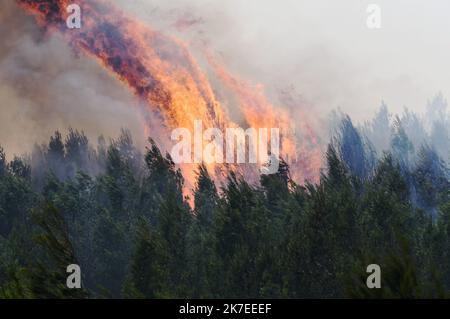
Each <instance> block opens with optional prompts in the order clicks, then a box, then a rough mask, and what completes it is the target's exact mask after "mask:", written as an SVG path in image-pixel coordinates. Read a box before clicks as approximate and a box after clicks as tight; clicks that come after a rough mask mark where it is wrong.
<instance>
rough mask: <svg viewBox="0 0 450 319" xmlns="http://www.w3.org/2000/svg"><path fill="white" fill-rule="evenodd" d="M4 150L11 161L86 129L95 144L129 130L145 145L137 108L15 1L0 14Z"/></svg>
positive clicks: (5, 4)
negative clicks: (58, 137) (61, 134)
mask: <svg viewBox="0 0 450 319" xmlns="http://www.w3.org/2000/svg"><path fill="white" fill-rule="evenodd" d="M0 36H1V38H2V41H3V44H2V46H1V47H0V103H1V105H0V145H2V146H3V147H4V148H5V149H6V151H7V154H8V155H9V157H11V156H12V155H13V154H17V155H19V154H22V153H23V152H26V151H30V150H31V149H32V145H33V144H34V143H42V142H44V141H48V138H49V136H50V135H52V134H53V132H54V131H55V130H57V129H59V130H62V131H63V132H64V131H66V130H67V129H68V128H69V127H74V128H76V129H82V130H84V132H85V133H86V135H87V136H88V137H89V138H90V140H91V141H94V143H95V141H96V139H97V137H98V136H99V135H101V134H103V135H105V136H108V137H116V136H117V135H119V134H120V129H121V128H129V129H130V130H131V132H132V135H133V137H134V138H135V139H136V142H137V144H138V145H143V144H144V139H145V137H144V136H143V135H142V132H143V123H142V120H141V118H142V117H141V116H140V112H141V108H140V107H139V104H138V102H137V101H136V99H135V98H134V96H133V95H132V93H130V92H129V91H128V90H127V89H125V88H123V87H122V86H121V85H120V84H119V83H118V81H117V80H116V79H115V78H114V77H111V76H110V75H109V74H108V73H107V72H105V70H103V69H102V67H101V66H99V65H98V64H97V63H95V62H93V61H90V59H87V58H84V57H82V56H81V57H77V56H75V54H74V52H73V51H72V50H71V48H70V47H69V46H68V45H67V44H66V43H65V42H64V41H63V40H62V39H60V38H59V37H58V36H57V35H46V34H45V33H44V32H43V31H42V30H41V29H40V28H39V27H38V26H36V24H35V22H34V21H33V19H32V18H31V17H28V16H26V15H24V14H23V13H22V10H21V9H19V8H18V7H17V5H16V4H15V2H14V1H3V2H2V4H1V11H0Z"/></svg>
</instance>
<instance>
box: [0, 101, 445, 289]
mask: <svg viewBox="0 0 450 319" xmlns="http://www.w3.org/2000/svg"><path fill="white" fill-rule="evenodd" d="M338 117H339V121H337V122H335V123H336V124H335V125H334V128H335V131H334V132H333V138H332V139H331V141H330V143H329V145H328V147H327V150H326V153H325V164H324V170H323V172H322V175H321V177H320V181H319V182H318V183H317V184H311V183H306V184H305V185H298V184H296V183H294V182H293V181H292V180H291V179H290V172H289V167H288V165H286V164H285V163H284V162H281V165H280V170H279V172H278V173H277V174H274V175H265V176H262V177H261V183H260V185H250V184H248V183H247V182H246V181H244V180H242V178H241V177H240V176H237V175H235V174H230V176H229V177H228V182H227V184H226V185H225V186H224V187H223V188H218V187H217V186H216V185H215V184H214V182H213V181H212V180H211V178H210V176H209V174H208V172H207V170H206V169H205V168H204V167H203V166H199V167H198V170H197V175H198V178H197V184H196V186H195V189H194V191H193V194H192V197H193V198H192V200H193V201H194V203H195V208H191V207H190V205H189V204H188V200H187V199H186V198H185V197H183V193H182V188H183V185H184V184H183V183H184V181H183V177H182V176H181V173H180V171H179V170H177V168H176V166H175V164H174V163H173V161H172V160H171V159H170V157H169V156H167V155H165V154H162V153H161V151H160V150H159V149H158V147H157V146H156V144H155V143H154V142H153V141H151V140H150V141H149V146H148V148H147V149H146V150H145V152H144V153H143V154H142V153H141V152H140V151H139V150H138V149H137V148H136V147H135V146H134V145H133V141H132V138H131V136H130V134H129V133H128V132H127V131H126V130H124V131H123V132H122V134H121V136H120V137H119V138H118V139H116V140H113V141H110V142H106V140H105V139H104V138H103V137H101V138H99V140H98V143H96V144H97V147H95V148H94V147H93V146H92V144H91V143H90V142H89V141H88V139H87V137H86V136H85V135H84V134H83V133H82V132H79V131H77V130H72V129H71V130H69V132H68V134H67V135H66V136H63V135H62V134H61V133H59V132H56V133H55V134H54V135H53V136H52V137H51V138H50V140H49V142H48V143H47V144H45V145H40V146H38V145H37V146H35V148H34V149H33V150H32V151H31V154H30V155H29V156H25V157H15V158H14V159H13V160H11V161H9V162H8V161H7V160H6V155H5V153H4V151H3V149H0V297H2V298H86V297H89V298H108V297H117V298H221V297H226V298H244V297H245V298H259V297H274V298H280V297H285V298H311V297H317V298H331V297H357V298H362V297H398V298H405V297H406V298H419V297H446V296H448V294H447V292H448V291H449V289H450V258H449V254H450V198H449V196H450V193H449V191H450V179H449V174H448V163H449V159H450V143H449V132H448V129H447V128H448V127H449V113H448V110H447V103H446V101H445V99H444V98H443V97H442V95H438V96H437V97H436V98H435V99H433V100H432V101H431V102H430V103H429V105H428V111H427V113H426V116H424V117H422V116H419V115H417V114H415V113H413V112H411V111H409V110H407V109H405V111H404V113H403V114H401V115H400V116H393V115H391V114H390V113H389V111H388V107H387V106H386V105H385V104H383V105H382V106H381V107H380V110H379V112H378V113H377V114H376V115H375V117H374V118H373V120H371V121H368V122H367V123H365V124H363V125H362V126H356V125H355V124H354V123H353V122H352V120H351V118H350V117H348V116H346V115H339V116H338ZM373 263H375V264H379V265H380V266H381V269H382V274H383V275H382V276H383V279H382V282H383V284H382V288H381V289H368V288H367V286H366V284H365V283H366V278H367V275H368V274H367V273H366V267H367V265H369V264H373ZM69 264H79V265H80V267H81V272H82V289H68V288H67V287H66V286H65V283H66V277H67V276H68V274H67V273H66V267H67V265H69Z"/></svg>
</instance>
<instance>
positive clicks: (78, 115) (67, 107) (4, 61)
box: [0, 0, 450, 153]
mask: <svg viewBox="0 0 450 319" xmlns="http://www.w3.org/2000/svg"><path fill="white" fill-rule="evenodd" d="M372 2H373V1H368V0H349V1H346V2H342V1H336V2H331V1H326V0H316V1H309V0H285V1H283V2H281V3H280V2H278V1H272V0H248V1H240V0H229V1H213V0H189V1H185V0H170V1H156V2H155V1H146V0H132V1H130V0H117V1H115V2H114V3H117V4H118V5H119V6H120V7H121V8H123V9H124V10H125V11H127V12H129V13H131V14H132V15H134V16H136V17H137V18H138V19H140V20H142V21H144V22H146V23H148V24H149V25H151V26H152V28H154V29H159V30H161V31H163V32H164V33H170V34H176V35H177V36H179V37H181V38H183V39H184V40H186V41H187V42H188V44H189V45H190V48H191V49H193V51H194V53H195V54H196V57H197V58H198V59H199V60H200V62H201V63H203V65H206V64H207V63H206V61H205V60H203V59H202V48H203V47H204V46H206V47H208V48H210V49H211V50H213V51H214V52H215V53H216V54H218V55H219V56H220V58H221V59H222V60H223V61H224V62H225V63H226V65H227V66H229V67H230V69H231V70H232V71H233V72H234V73H235V74H239V75H240V76H241V77H242V78H245V79H249V80H250V81H252V82H254V83H261V84H263V86H264V88H265V91H266V92H267V93H268V95H269V97H270V99H271V100H272V101H273V102H274V103H275V104H277V105H282V106H283V105H285V103H284V102H285V95H283V94H281V92H284V93H285V92H290V95H291V97H292V96H293V97H294V101H293V102H292V103H290V105H289V108H290V109H291V111H292V114H295V115H294V118H295V119H298V118H301V117H303V116H305V112H306V113H307V115H308V117H309V118H308V120H314V121H315V122H316V123H314V124H315V126H316V128H317V126H318V125H319V124H320V123H322V122H323V123H327V122H326V121H322V120H323V119H326V118H327V117H328V115H329V113H330V111H331V110H333V109H335V108H338V107H339V109H340V110H341V111H342V112H344V113H347V114H349V115H350V116H351V117H352V118H353V119H355V120H356V121H359V122H362V121H364V120H368V119H370V118H371V117H372V116H373V115H374V114H375V112H376V110H377V109H378V107H379V105H380V103H381V101H382V100H384V101H385V102H386V103H387V104H388V105H389V110H390V112H393V113H401V112H402V110H403V107H404V106H407V107H408V108H409V109H410V110H412V111H414V112H417V113H420V112H425V111H426V109H425V107H426V105H427V101H428V100H429V99H430V97H432V96H434V94H435V93H436V92H438V91H442V92H443V95H444V96H450V92H449V91H448V88H450V78H449V77H448V74H446V73H445V72H443V70H444V69H445V68H444V66H446V65H447V64H448V62H447V57H448V55H449V53H450V42H448V41H442V39H441V35H445V34H447V33H448V32H446V31H449V30H450V23H449V22H448V19H446V13H447V12H449V10H450V5H449V4H448V2H447V1H445V0H433V1H430V3H429V6H427V7H424V6H423V2H421V1H420V0H411V1H409V0H408V1H407V0H398V1H390V0H379V1H377V2H376V3H377V4H378V5H379V6H380V7H381V9H382V28H381V29H379V30H369V29H368V28H367V27H366V18H367V13H366V8H367V6H368V4H369V3H372ZM1 6H2V7H1V9H2V10H1V12H0V35H1V36H2V41H3V45H2V47H1V48H0V102H1V103H2V105H1V107H0V115H1V116H0V143H2V144H3V145H4V146H5V147H6V148H7V150H9V153H10V152H21V151H22V150H25V149H29V147H28V146H29V144H31V143H33V142H35V141H34V140H33V139H36V140H46V139H47V138H48V136H49V135H50V133H51V132H52V131H53V130H55V129H57V128H60V129H66V128H67V127H68V126H73V127H76V128H80V129H83V130H85V132H86V134H87V135H88V136H89V137H95V136H97V135H99V134H105V135H108V136H110V135H111V136H113V135H116V134H117V132H119V129H120V128H121V127H128V128H130V129H131V130H132V133H133V136H134V137H135V138H138V139H139V138H140V139H141V141H139V140H138V141H137V142H138V144H141V143H143V141H142V140H143V139H144V136H142V133H141V132H142V131H143V128H142V123H141V122H140V121H141V120H140V118H141V117H140V114H139V112H136V110H137V109H138V108H139V107H138V106H137V105H136V103H137V102H136V99H135V98H134V97H133V96H132V94H131V93H130V92H129V91H128V90H127V89H126V88H124V87H122V86H121V85H118V83H117V81H116V80H115V79H114V77H111V76H109V74H108V73H107V72H106V71H105V70H103V69H102V68H101V67H100V66H99V65H97V64H96V63H95V62H93V61H91V60H90V59H86V58H83V57H79V58H76V57H74V54H73V52H72V51H71V49H70V48H69V47H68V46H67V45H66V44H65V43H64V42H63V41H62V40H60V39H59V38H58V36H57V35H51V36H49V37H46V36H44V34H42V33H41V31H39V30H38V28H37V27H36V25H35V24H34V22H33V19H32V18H29V17H27V16H25V15H24V14H22V12H21V11H20V10H18V9H17V7H16V5H15V4H14V1H3V2H2V5H1ZM278 102H279V103H278ZM130 106H131V107H130ZM298 109H302V110H305V112H299V111H298ZM232 111H233V110H232ZM323 125H326V124H323ZM30 136H32V137H33V139H31V138H30ZM324 140H325V141H326V140H327V138H326V137H324Z"/></svg>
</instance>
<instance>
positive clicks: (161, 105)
mask: <svg viewBox="0 0 450 319" xmlns="http://www.w3.org/2000/svg"><path fill="white" fill-rule="evenodd" d="M16 1H17V2H18V3H19V5H20V6H21V7H22V8H23V9H25V10H26V11H27V12H29V13H31V14H32V15H33V16H34V17H35V19H36V21H37V23H38V24H39V25H40V26H41V27H43V28H45V29H46V30H49V31H57V32H59V33H60V34H61V35H62V36H63V37H64V38H65V39H66V40H67V41H68V42H69V43H70V45H71V46H72V47H73V48H74V50H75V51H77V52H80V53H83V54H85V55H88V56H91V57H93V58H94V59H96V60H98V61H99V63H101V64H102V65H103V66H104V67H105V68H106V69H107V70H109V71H110V72H111V73H112V74H113V75H114V76H116V77H117V78H118V79H120V81H121V82H122V83H124V84H125V85H126V86H128V87H129V88H131V89H132V90H133V91H134V93H135V94H136V95H137V96H138V97H139V98H140V99H142V100H143V101H145V102H146V104H147V105H148V107H149V108H150V109H151V110H154V111H157V112H159V113H160V114H161V115H162V117H163V121H164V126H165V127H164V128H159V129H160V130H167V129H171V128H175V127H185V128H190V129H192V128H193V123H194V121H195V120H198V119H200V120H202V122H203V123H204V126H205V127H216V128H221V129H224V128H226V127H236V126H237V125H236V124H235V123H234V122H233V121H232V120H231V119H230V118H229V116H228V115H227V113H226V111H225V110H224V108H223V107H222V105H221V101H218V99H217V98H216V96H215V94H214V91H213V88H212V87H211V84H210V82H209V81H208V78H207V76H206V75H205V73H204V72H203V71H202V70H201V69H200V67H199V65H198V64H197V62H196V61H195V59H194V58H193V56H192V55H191V53H190V51H189V49H188V48H187V46H186V45H185V43H184V42H182V41H181V40H179V39H177V38H174V37H171V36H167V35H164V34H162V33H160V32H157V31H154V30H152V29H151V28H150V27H148V26H146V25H144V24H143V23H140V22H139V21H136V20H135V19H133V18H131V17H129V16H128V15H126V14H125V13H124V12H123V11H121V10H120V9H119V8H117V7H116V6H114V5H113V4H112V3H110V2H107V1H105V0H78V1H77V4H79V5H80V7H81V8H82V12H83V20H82V21H83V22H82V23H83V25H82V28H81V29H68V28H67V27H66V19H67V16H68V13H67V12H66V7H67V6H68V5H69V4H71V3H72V1H71V0H16ZM207 60H208V62H209V65H210V66H211V68H212V70H213V71H214V74H215V75H216V76H217V78H218V79H219V80H220V82H221V83H222V85H223V86H224V87H226V88H227V89H228V90H230V91H231V92H232V93H233V94H234V95H235V97H236V99H237V101H238V104H239V105H238V106H239V108H240V110H241V112H242V114H243V115H244V118H245V121H246V124H247V125H248V126H251V127H255V128H259V127H265V128H270V127H279V128H280V129H281V132H282V144H281V151H280V154H281V155H282V157H283V158H284V159H285V160H286V161H287V162H288V164H290V165H291V167H292V170H291V171H292V174H293V177H294V179H295V180H297V181H299V182H302V181H303V180H304V179H305V178H307V179H310V180H311V179H314V178H315V177H317V176H318V171H319V167H320V164H321V159H320V152H319V148H318V146H317V142H316V140H315V137H314V135H313V133H312V131H311V129H310V128H309V127H308V126H307V125H306V124H305V123H293V121H292V119H291V118H290V116H289V114H288V112H287V111H286V110H285V109H283V108H279V107H274V106H273V105H272V104H271V103H270V102H269V101H268V99H267V98H266V96H265V95H264V92H263V89H262V88H261V87H259V88H258V87H256V86H252V85H250V84H248V83H246V82H245V81H242V80H239V79H238V78H237V77H235V76H233V75H231V73H230V72H229V71H227V70H226V68H225V67H224V66H223V65H221V64H220V63H218V62H217V61H215V59H214V58H213V56H212V55H211V54H208V55H207ZM294 124H295V125H294ZM154 129H155V128H149V132H151V131H152V130H154ZM146 133H148V132H143V134H146ZM300 136H301V139H302V140H303V141H305V140H306V139H307V142H308V143H302V142H300ZM181 168H182V171H183V175H184V177H185V179H186V180H187V182H188V183H189V184H190V185H193V182H194V181H195V174H194V167H193V165H186V166H184V167H183V166H182V167H181ZM208 169H209V170H210V173H212V175H213V176H215V177H216V178H219V175H223V174H221V173H220V171H222V173H223V169H222V168H220V169H218V168H217V167H212V165H210V166H209V167H208ZM218 172H219V173H218Z"/></svg>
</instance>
